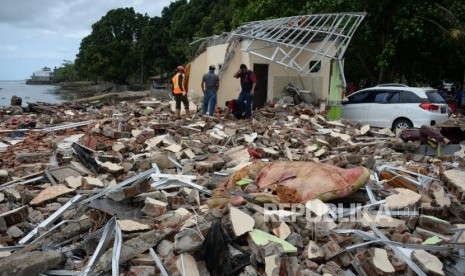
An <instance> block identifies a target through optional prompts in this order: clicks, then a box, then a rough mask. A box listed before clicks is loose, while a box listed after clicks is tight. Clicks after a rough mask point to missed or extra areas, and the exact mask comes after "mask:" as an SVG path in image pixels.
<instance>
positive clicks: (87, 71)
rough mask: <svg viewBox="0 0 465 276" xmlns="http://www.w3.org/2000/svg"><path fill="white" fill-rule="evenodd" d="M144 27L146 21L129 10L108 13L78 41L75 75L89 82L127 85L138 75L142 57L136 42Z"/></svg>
mask: <svg viewBox="0 0 465 276" xmlns="http://www.w3.org/2000/svg"><path fill="white" fill-rule="evenodd" d="M148 23H149V17H148V16H146V15H145V16H144V15H141V14H139V13H135V12H134V9H133V8H119V9H115V10H111V11H109V12H108V13H107V14H106V15H105V16H103V17H102V18H101V19H100V20H99V21H97V22H96V23H94V24H93V25H92V32H91V34H90V35H88V36H87V37H85V38H84V39H83V40H82V42H81V46H80V48H79V53H78V55H77V59H76V67H77V70H78V72H79V73H80V74H82V75H83V76H86V77H89V78H93V79H96V78H97V79H102V80H104V81H113V82H115V83H120V84H125V83H128V80H129V78H130V77H134V76H135V75H136V74H137V72H139V74H140V73H142V72H141V71H142V70H143V61H144V60H145V57H144V56H142V55H141V54H140V53H141V51H140V49H141V48H142V46H141V45H140V42H141V37H142V33H143V29H144V28H145V27H146V26H147V25H148Z"/></svg>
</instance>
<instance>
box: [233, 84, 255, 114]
mask: <svg viewBox="0 0 465 276" xmlns="http://www.w3.org/2000/svg"><path fill="white" fill-rule="evenodd" d="M236 101H237V102H238V103H239V104H241V105H244V103H245V105H244V107H245V108H244V109H245V118H246V119H250V118H252V104H253V96H252V95H250V92H244V90H242V91H241V93H240V94H239V98H237V100H236Z"/></svg>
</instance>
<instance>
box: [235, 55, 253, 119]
mask: <svg viewBox="0 0 465 276" xmlns="http://www.w3.org/2000/svg"><path fill="white" fill-rule="evenodd" d="M234 77H235V78H238V79H239V78H240V80H241V88H242V90H241V93H240V94H239V97H238V98H237V100H236V101H237V103H238V104H240V105H242V103H245V118H246V119H250V118H252V104H253V96H254V94H255V86H256V85H257V80H256V78H255V73H254V72H252V71H251V70H248V69H247V66H246V65H245V64H241V66H240V67H239V71H237V72H236V73H235V74H234Z"/></svg>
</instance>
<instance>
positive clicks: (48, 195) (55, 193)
mask: <svg viewBox="0 0 465 276" xmlns="http://www.w3.org/2000/svg"><path fill="white" fill-rule="evenodd" d="M74 191H75V190H74V189H70V188H68V187H66V186H65V185H63V184H60V185H57V186H51V187H48V188H46V189H45V190H43V191H41V192H40V193H39V195H38V196H37V197H35V198H34V199H33V200H31V202H30V203H29V204H31V205H39V204H42V203H44V202H45V201H47V200H51V199H55V198H57V197H59V196H62V195H65V194H69V193H71V192H74Z"/></svg>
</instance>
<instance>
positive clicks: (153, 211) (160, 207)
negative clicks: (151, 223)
mask: <svg viewBox="0 0 465 276" xmlns="http://www.w3.org/2000/svg"><path fill="white" fill-rule="evenodd" d="M167 206H168V203H166V202H162V201H160V200H156V199H153V198H150V197H147V198H146V199H145V205H144V208H142V213H144V214H146V215H148V216H154V217H158V216H161V215H162V214H164V213H166V210H167Z"/></svg>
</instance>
